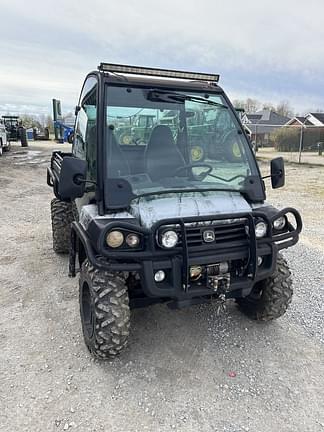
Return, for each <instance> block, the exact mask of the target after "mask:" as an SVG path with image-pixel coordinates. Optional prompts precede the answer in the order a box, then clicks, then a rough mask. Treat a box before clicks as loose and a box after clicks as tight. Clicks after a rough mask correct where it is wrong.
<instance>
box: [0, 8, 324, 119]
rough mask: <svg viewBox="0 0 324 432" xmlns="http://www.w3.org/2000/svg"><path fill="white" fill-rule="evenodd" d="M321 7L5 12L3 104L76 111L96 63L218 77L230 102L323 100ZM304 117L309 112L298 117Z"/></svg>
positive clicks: (0, 31) (0, 46)
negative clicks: (56, 105) (56, 103)
mask: <svg viewBox="0 0 324 432" xmlns="http://www.w3.org/2000/svg"><path fill="white" fill-rule="evenodd" d="M323 14H324V3H323V2H322V1H321V0H309V1H308V3H307V9H306V10H305V8H302V7H299V6H298V5H296V2H295V0H294V1H293V0H285V1H284V2H283V1H279V0H273V1H272V2H266V1H264V0H258V1H257V0H246V1H245V2H240V3H238V2H224V1H220V0H200V1H199V2H197V1H196V0H186V2H175V1H171V0H156V1H155V2H151V1H148V0H138V1H137V2H132V1H130V0H128V1H127V0H124V1H123V2H121V1H116V0H109V2H107V1H104V0H92V1H91V2H88V1H84V0H79V1H76V0H69V2H66V1H62V0H56V1H53V0H47V1H40V0H29V2H28V8H22V7H21V1H20V0H11V1H10V3H9V2H8V3H7V4H6V5H4V6H2V15H3V16H5V17H6V19H5V20H4V26H1V27H0V40H1V41H2V43H0V55H1V68H0V104H2V105H3V104H16V105H19V104H25V105H26V104H31V103H33V104H35V105H36V106H37V105H39V106H47V107H48V109H49V110H50V101H51V99H52V97H58V98H61V99H62V102H63V107H64V106H68V107H71V106H72V105H74V104H75V103H76V101H77V97H78V92H79V89H80V87H81V83H82V80H83V77H84V76H85V74H86V72H88V71H89V70H92V69H94V68H95V67H96V66H97V64H98V63H99V62H100V61H104V60H105V61H111V62H122V63H129V64H139V65H147V66H155V67H170V68H180V69H187V70H197V71H206V72H219V73H221V77H222V81H221V82H222V84H223V85H224V87H225V89H226V90H228V92H229V94H230V96H232V97H233V96H234V97H247V96H250V97H258V98H260V99H263V100H267V101H273V102H277V101H278V100H280V99H289V100H290V101H291V102H292V103H293V104H294V105H295V106H296V108H297V109H298V110H299V111H301V110H302V109H303V107H304V106H305V104H307V108H308V107H311V106H312V107H314V108H317V107H319V106H323V105H324V104H323V100H324V90H323V89H324V78H323V76H322V75H323V73H322V71H323V70H324V44H323V43H322V41H323V40H324V26H323V25H322V17H323ZM305 109H306V108H305Z"/></svg>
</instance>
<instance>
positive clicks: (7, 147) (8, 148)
mask: <svg viewBox="0 0 324 432" xmlns="http://www.w3.org/2000/svg"><path fill="white" fill-rule="evenodd" d="M10 149H11V143H10V142H9V141H7V145H6V146H5V147H2V150H3V152H8V151H9V150H10Z"/></svg>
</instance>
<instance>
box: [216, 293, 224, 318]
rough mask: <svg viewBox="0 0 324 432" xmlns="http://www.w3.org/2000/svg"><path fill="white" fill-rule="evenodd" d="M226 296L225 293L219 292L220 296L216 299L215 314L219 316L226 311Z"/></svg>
mask: <svg viewBox="0 0 324 432" xmlns="http://www.w3.org/2000/svg"><path fill="white" fill-rule="evenodd" d="M226 308H227V306H226V297H225V294H220V296H219V297H218V298H217V300H216V315H217V316H220V315H221V314H223V313H225V312H226Z"/></svg>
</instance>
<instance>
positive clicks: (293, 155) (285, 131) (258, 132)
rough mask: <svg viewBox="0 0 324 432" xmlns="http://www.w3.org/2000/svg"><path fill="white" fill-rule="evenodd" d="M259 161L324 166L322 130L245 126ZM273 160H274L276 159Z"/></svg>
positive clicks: (288, 126)
mask: <svg viewBox="0 0 324 432" xmlns="http://www.w3.org/2000/svg"><path fill="white" fill-rule="evenodd" d="M244 126H245V127H246V128H247V129H248V130H249V134H250V138H251V142H252V144H253V146H254V147H255V148H257V155H258V156H259V157H265V158H268V157H269V158H270V157H272V155H273V154H275V156H278V155H279V154H280V156H283V157H284V158H285V159H286V160H288V161H291V162H298V163H314V164H323V165H324V126H313V125H306V124H303V125H302V124H300V125H282V126H278V125H271V124H260V123H258V124H251V123H249V124H245V125H244ZM275 156H274V157H275Z"/></svg>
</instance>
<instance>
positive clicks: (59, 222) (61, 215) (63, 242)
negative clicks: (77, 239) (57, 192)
mask: <svg viewBox="0 0 324 432" xmlns="http://www.w3.org/2000/svg"><path fill="white" fill-rule="evenodd" d="M51 217H52V234H53V249H54V252H56V253H58V254H65V253H69V250H70V237H71V222H73V212H72V204H71V203H67V202H63V201H60V200H59V199H57V198H54V199H52V201H51Z"/></svg>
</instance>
